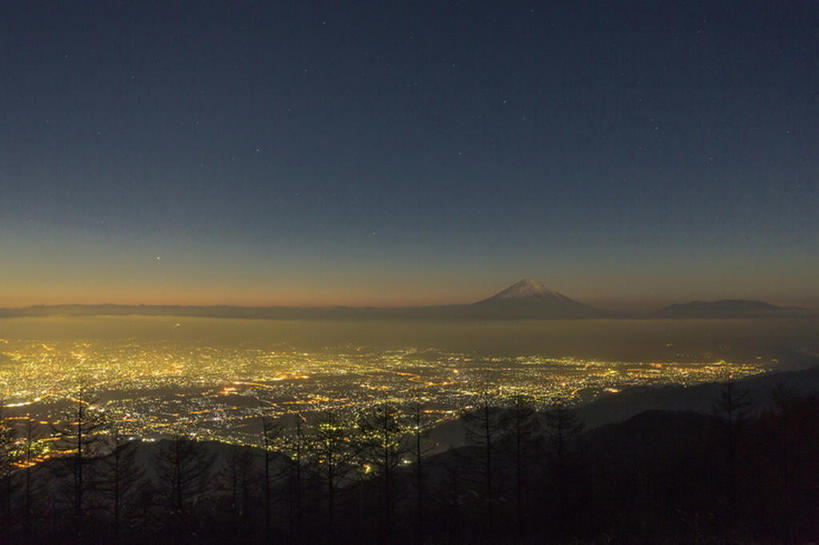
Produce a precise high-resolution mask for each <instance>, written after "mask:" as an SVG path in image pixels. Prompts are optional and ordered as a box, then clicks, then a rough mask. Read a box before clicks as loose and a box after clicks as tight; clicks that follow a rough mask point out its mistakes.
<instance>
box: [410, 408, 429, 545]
mask: <svg viewBox="0 0 819 545" xmlns="http://www.w3.org/2000/svg"><path fill="white" fill-rule="evenodd" d="M426 427H427V422H426V419H425V418H424V407H423V404H422V403H421V402H420V401H417V402H416V403H415V404H414V405H413V407H412V456H413V464H414V465H415V467H414V468H413V469H414V470H415V471H414V472H413V477H414V479H413V480H414V484H415V543H416V545H420V544H421V543H423V541H424V469H423V460H424V451H423V447H422V438H423V436H424V432H425V429H426Z"/></svg>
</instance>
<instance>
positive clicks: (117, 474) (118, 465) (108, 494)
mask: <svg viewBox="0 0 819 545" xmlns="http://www.w3.org/2000/svg"><path fill="white" fill-rule="evenodd" d="M119 424H120V423H119V422H118V421H117V420H116V419H111V420H109V421H108V422H107V425H106V428H107V430H106V431H107V434H106V441H105V442H106V448H107V449H108V450H109V453H108V454H107V455H106V456H104V457H102V458H101V459H100V460H99V462H98V466H99V475H98V476H97V479H96V485H97V492H98V493H99V494H100V495H101V496H102V498H103V501H104V503H105V504H107V505H108V508H109V509H110V514H111V532H112V537H113V541H114V543H119V542H120V541H121V538H122V518H123V512H124V511H125V510H126V509H127V507H128V505H127V504H126V501H127V500H128V499H129V498H130V496H131V495H133V494H134V492H135V489H136V487H137V486H138V485H139V483H140V482H141V480H142V478H143V476H144V473H145V472H144V470H143V469H142V467H140V466H139V465H138V464H137V462H136V448H135V445H134V443H132V442H131V441H129V438H128V437H127V436H125V435H123V433H122V430H121V428H120V425H119Z"/></svg>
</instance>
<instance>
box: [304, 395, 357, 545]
mask: <svg viewBox="0 0 819 545" xmlns="http://www.w3.org/2000/svg"><path fill="white" fill-rule="evenodd" d="M350 435H351V427H350V426H349V425H348V423H347V422H345V421H344V420H343V419H342V418H341V417H340V416H339V415H338V414H337V413H336V412H335V411H333V410H329V411H327V412H325V413H324V414H323V415H322V417H321V420H320V421H319V422H318V424H317V425H316V426H315V430H314V438H313V445H314V455H315V456H317V457H318V462H319V464H320V465H322V466H323V468H324V471H323V473H324V484H325V487H326V488H325V490H326V492H327V496H326V498H327V536H328V539H329V542H330V543H334V542H335V541H336V539H335V516H336V514H335V510H336V496H337V494H338V490H339V488H340V486H341V483H343V481H344V479H345V478H346V477H347V475H348V474H349V470H350V462H351V461H352V459H353V458H354V455H355V449H354V442H353V441H352V438H351V437H350Z"/></svg>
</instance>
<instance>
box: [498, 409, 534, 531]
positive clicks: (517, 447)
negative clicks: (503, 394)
mask: <svg viewBox="0 0 819 545" xmlns="http://www.w3.org/2000/svg"><path fill="white" fill-rule="evenodd" d="M500 424H501V427H502V429H503V432H504V435H505V441H504V442H505V444H506V445H507V448H509V449H510V450H511V451H512V452H511V454H512V461H513V464H514V471H515V530H514V538H515V543H518V542H520V539H521V535H522V532H523V519H524V515H523V513H524V488H525V486H526V480H527V477H528V469H529V463H530V461H531V459H532V456H533V452H532V450H533V449H532V443H533V441H534V439H535V435H536V434H537V431H538V420H537V418H536V411H535V407H534V402H533V401H532V399H531V398H530V397H528V396H524V395H517V396H515V397H514V398H512V402H511V404H510V406H509V407H508V409H507V410H506V411H505V412H504V413H502V415H501V422H500Z"/></svg>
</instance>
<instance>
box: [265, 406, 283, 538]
mask: <svg viewBox="0 0 819 545" xmlns="http://www.w3.org/2000/svg"><path fill="white" fill-rule="evenodd" d="M280 432H281V430H280V427H279V426H278V425H277V424H276V423H274V422H273V421H272V420H270V419H269V418H263V419H262V448H263V449H264V480H263V483H262V484H263V487H264V533H265V538H266V539H267V541H270V539H271V535H272V523H271V513H270V509H271V506H272V505H271V504H272V501H273V500H272V486H273V477H274V475H273V472H272V470H271V464H272V462H273V453H274V451H275V448H276V439H277V438H278V436H279V435H280Z"/></svg>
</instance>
